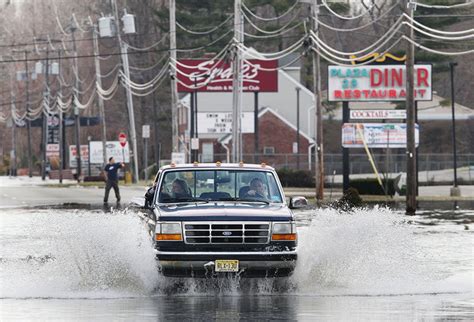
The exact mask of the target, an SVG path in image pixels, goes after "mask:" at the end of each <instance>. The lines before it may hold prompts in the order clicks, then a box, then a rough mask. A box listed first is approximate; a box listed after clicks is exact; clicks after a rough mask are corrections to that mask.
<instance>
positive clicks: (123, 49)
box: [114, 0, 139, 183]
mask: <svg viewBox="0 0 474 322" xmlns="http://www.w3.org/2000/svg"><path fill="white" fill-rule="evenodd" d="M114 7H115V23H116V25H115V26H116V29H117V38H118V41H119V44H120V55H121V58H122V65H123V66H122V68H123V73H124V74H125V77H126V78H127V79H130V68H129V65H128V46H127V44H126V43H125V42H123V41H122V37H121V36H120V25H119V22H118V8H117V1H115V0H114ZM124 85H125V91H126V95H127V109H128V118H129V127H130V147H131V149H132V154H133V158H132V159H131V160H130V161H131V162H130V163H131V164H132V171H133V176H132V177H133V183H137V182H138V179H139V178H138V173H139V172H138V149H137V132H136V130H135V112H134V110H133V96H132V91H131V89H130V84H129V83H128V82H125V84H124ZM132 160H133V162H132Z"/></svg>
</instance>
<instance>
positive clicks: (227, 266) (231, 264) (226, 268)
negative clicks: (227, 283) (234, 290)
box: [214, 259, 239, 272]
mask: <svg viewBox="0 0 474 322" xmlns="http://www.w3.org/2000/svg"><path fill="white" fill-rule="evenodd" d="M214 265H215V266H214V269H215V271H216V272H238V271H239V261H238V260H236V259H217V260H215V261H214Z"/></svg>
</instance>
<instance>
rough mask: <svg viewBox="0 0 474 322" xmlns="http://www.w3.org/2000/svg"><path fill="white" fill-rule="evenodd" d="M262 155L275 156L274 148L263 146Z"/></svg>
mask: <svg viewBox="0 0 474 322" xmlns="http://www.w3.org/2000/svg"><path fill="white" fill-rule="evenodd" d="M263 154H265V155H269V154H275V147H274V146H264V147H263Z"/></svg>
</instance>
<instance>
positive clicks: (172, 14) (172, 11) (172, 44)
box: [169, 0, 181, 152]
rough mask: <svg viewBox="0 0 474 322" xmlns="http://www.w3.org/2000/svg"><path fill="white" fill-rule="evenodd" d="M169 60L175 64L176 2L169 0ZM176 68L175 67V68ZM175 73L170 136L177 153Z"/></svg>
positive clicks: (174, 75) (172, 78) (172, 85)
mask: <svg viewBox="0 0 474 322" xmlns="http://www.w3.org/2000/svg"><path fill="white" fill-rule="evenodd" d="M169 10H170V58H171V63H172V64H175V63H176V0H170V8H169ZM176 68H177V66H176ZM176 77H178V75H177V73H176V72H174V74H173V75H171V132H172V133H171V136H172V138H171V139H172V144H173V146H172V151H173V152H178V151H180V150H181V149H179V147H178V145H179V138H178V136H179V133H178V87H177V86H176Z"/></svg>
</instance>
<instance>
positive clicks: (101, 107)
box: [89, 25, 107, 167]
mask: <svg viewBox="0 0 474 322" xmlns="http://www.w3.org/2000/svg"><path fill="white" fill-rule="evenodd" d="M97 34H98V31H97V25H94V29H92V39H93V42H94V61H95V79H96V82H97V85H99V87H101V88H102V78H101V77H100V61H99V40H98V38H97ZM97 99H98V103H99V113H100V118H101V119H102V157H103V164H102V167H104V166H105V165H106V164H107V129H106V127H105V111H104V100H103V99H102V97H101V96H100V95H97ZM90 162H91V160H89V163H90Z"/></svg>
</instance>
